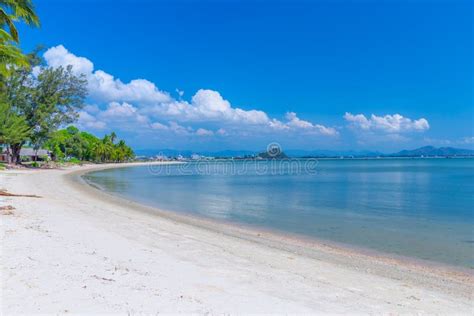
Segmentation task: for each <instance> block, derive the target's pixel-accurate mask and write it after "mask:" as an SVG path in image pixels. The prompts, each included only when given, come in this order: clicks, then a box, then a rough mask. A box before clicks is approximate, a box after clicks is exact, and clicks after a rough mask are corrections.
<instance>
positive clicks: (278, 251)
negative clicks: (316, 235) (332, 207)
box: [0, 165, 474, 315]
mask: <svg viewBox="0 0 474 316" xmlns="http://www.w3.org/2000/svg"><path fill="white" fill-rule="evenodd" d="M103 167H113V166H104V165H102V166H94V165H91V166H85V167H84V166H83V167H76V168H70V169H65V170H9V171H2V172H0V190H2V189H4V190H7V191H8V192H10V193H14V194H20V195H37V196H40V198H34V197H21V196H0V206H6V205H11V206H12V207H13V208H14V209H10V210H9V212H8V213H5V214H0V221H1V259H0V263H1V276H0V277H1V279H0V280H1V293H0V306H1V311H2V313H3V314H6V315H7V314H8V315H9V314H33V313H48V314H61V313H72V314H99V313H120V314H156V313H199V314H201V313H212V314H217V313H219V314H221V313H226V314H227V313H230V314H237V313H350V314H355V313H363V314H366V313H396V314H400V313H425V314H433V313H437V314H452V313H456V314H473V313H474V305H473V300H472V299H473V289H474V285H473V277H472V274H471V271H457V270H454V269H451V268H447V267H440V266H429V265H424V264H418V263H413V262H405V261H403V260H398V259H394V258H389V257H385V256H383V255H378V256H374V255H373V254H364V253H362V252H357V251H353V250H350V249H345V248H338V247H335V246H332V245H328V244H324V243H317V242H303V241H294V240H292V239H291V238H286V237H284V236H278V235H274V234H271V233H269V232H263V231H262V232H255V231H248V230H246V229H245V228H241V227H237V226H229V225H225V224H221V223H215V222H208V221H204V220H199V219H193V218H190V217H188V218H184V217H180V216H174V215H173V214H169V213H167V212H160V211H157V210H151V209H149V208H146V207H142V206H140V205H137V204H135V203H131V202H127V201H124V200H122V199H120V198H115V197H111V196H109V195H107V194H105V193H101V192H99V191H98V190H96V189H94V188H91V187H90V186H87V185H86V184H83V183H79V182H77V181H76V180H75V177H76V176H74V174H76V175H77V173H78V172H80V173H81V172H85V171H87V170H92V169H94V168H103Z"/></svg>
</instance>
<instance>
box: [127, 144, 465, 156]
mask: <svg viewBox="0 0 474 316" xmlns="http://www.w3.org/2000/svg"><path fill="white" fill-rule="evenodd" d="M135 153H136V154H137V155H138V156H146V157H155V156H158V155H163V156H167V157H177V156H179V155H181V156H183V157H185V158H190V157H191V156H192V155H193V154H197V155H200V156H205V157H216V158H229V157H235V158H243V157H255V156H260V157H261V158H265V157H266V156H265V154H266V153H262V152H257V151H251V150H221V151H192V150H176V149H138V150H135ZM284 154H285V156H287V157H292V158H305V157H314V158H336V157H337V158H339V157H346V158H372V157H421V156H423V157H436V156H437V157H453V156H474V150H470V149H460V148H452V147H441V148H436V147H433V146H425V147H421V148H417V149H413V150H402V151H399V152H396V153H393V154H382V153H380V152H377V151H354V150H346V151H336V150H299V149H293V150H285V153H284ZM279 158H281V157H279Z"/></svg>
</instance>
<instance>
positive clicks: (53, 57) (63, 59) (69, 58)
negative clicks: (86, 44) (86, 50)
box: [43, 45, 94, 75]
mask: <svg viewBox="0 0 474 316" xmlns="http://www.w3.org/2000/svg"><path fill="white" fill-rule="evenodd" d="M43 56H44V59H45V60H46V62H47V63H48V66H51V67H60V66H63V67H66V66H68V65H71V66H72V70H73V71H74V72H75V73H77V74H86V75H88V74H91V73H92V71H93V70H94V64H93V63H92V62H91V61H90V60H89V59H87V58H84V57H77V56H76V55H74V54H71V53H70V52H69V51H68V50H67V49H66V48H65V47H64V46H63V45H59V46H56V47H51V48H50V49H48V50H47V51H46V52H45V53H44V55H43Z"/></svg>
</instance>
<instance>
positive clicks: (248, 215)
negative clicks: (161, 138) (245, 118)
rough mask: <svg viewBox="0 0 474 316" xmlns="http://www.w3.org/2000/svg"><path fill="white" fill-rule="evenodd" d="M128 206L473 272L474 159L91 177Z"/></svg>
mask: <svg viewBox="0 0 474 316" xmlns="http://www.w3.org/2000/svg"><path fill="white" fill-rule="evenodd" d="M85 178H86V180H88V181H90V182H92V183H94V184H96V185H98V186H100V187H102V188H103V189H105V190H107V191H110V192H111V193H114V194H118V195H121V196H123V197H126V198H128V199H131V200H135V201H138V202H140V203H143V204H147V205H151V206H156V207H159V208H162V209H166V210H170V211H175V212H180V213H191V214H194V215H199V216H204V217H208V218H213V219H219V220H225V221H229V222H236V223H239V224H245V225H249V226H252V227H264V228H266V229H272V230H275V231H281V232H286V233H291V234H299V235H302V236H305V237H312V238H317V239H326V240H330V241H335V242H340V243H345V244H348V245H353V246H358V247H364V248H367V249H372V250H378V251H383V252H388V253H392V254H397V255H403V256H409V257H414V258H419V259H426V260H430V261H435V262H442V263H446V264H451V265H456V266H462V267H469V268H473V267H474V210H473V207H474V181H473V180H474V160H473V159H399V160H397V159H390V160H389V159H387V160H385V159H384V160H320V161H315V160H293V161H290V162H289V161H285V162H282V161H259V162H256V161H247V162H243V161H237V162H230V161H229V162H205V163H204V162H198V163H189V164H185V165H173V166H161V167H157V166H155V167H152V168H151V167H145V166H140V167H130V168H120V169H110V170H104V171H98V172H93V173H90V174H88V175H86V176H85Z"/></svg>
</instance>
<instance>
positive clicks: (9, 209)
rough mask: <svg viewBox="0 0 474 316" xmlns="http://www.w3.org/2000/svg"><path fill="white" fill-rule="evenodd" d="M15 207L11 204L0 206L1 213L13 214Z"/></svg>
mask: <svg viewBox="0 0 474 316" xmlns="http://www.w3.org/2000/svg"><path fill="white" fill-rule="evenodd" d="M14 209H15V208H14V207H13V206H11V205H6V206H0V214H1V215H13V214H14V213H13V210H14Z"/></svg>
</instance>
